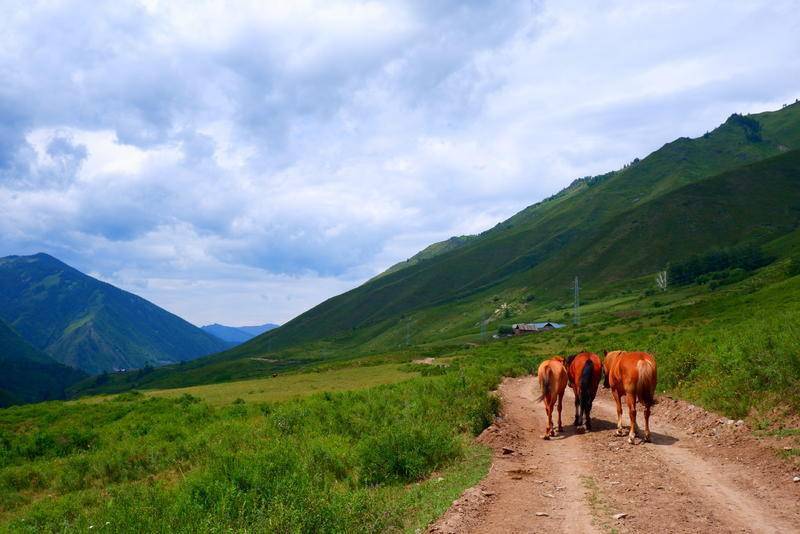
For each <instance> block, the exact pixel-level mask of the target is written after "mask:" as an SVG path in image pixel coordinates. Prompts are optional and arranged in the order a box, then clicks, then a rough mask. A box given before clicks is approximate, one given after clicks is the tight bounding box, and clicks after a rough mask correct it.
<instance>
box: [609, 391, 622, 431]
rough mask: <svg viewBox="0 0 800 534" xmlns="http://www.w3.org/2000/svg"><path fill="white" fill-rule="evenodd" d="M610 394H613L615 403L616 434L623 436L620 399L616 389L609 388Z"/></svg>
mask: <svg viewBox="0 0 800 534" xmlns="http://www.w3.org/2000/svg"><path fill="white" fill-rule="evenodd" d="M611 393H612V395H613V396H614V402H615V403H616V404H617V431H616V434H617V436H624V435H625V431H624V430H623V429H622V399H621V398H620V396H619V393H617V390H616V389H612V390H611Z"/></svg>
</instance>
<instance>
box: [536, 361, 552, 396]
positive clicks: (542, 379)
mask: <svg viewBox="0 0 800 534" xmlns="http://www.w3.org/2000/svg"><path fill="white" fill-rule="evenodd" d="M552 379H553V370H552V369H550V366H549V365H548V366H547V367H545V368H544V372H543V373H541V374H540V375H539V389H541V390H542V394H541V395H539V396H538V397H537V398H536V402H542V400H543V399H544V396H545V395H547V393H548V392H549V391H550V381H551V380H552Z"/></svg>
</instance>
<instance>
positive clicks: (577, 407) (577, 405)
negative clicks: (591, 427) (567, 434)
mask: <svg viewBox="0 0 800 534" xmlns="http://www.w3.org/2000/svg"><path fill="white" fill-rule="evenodd" d="M580 417H581V400H580V399H579V398H578V394H577V393H575V421H573V422H572V424H573V425H574V426H576V427H577V426H580V424H581V419H580Z"/></svg>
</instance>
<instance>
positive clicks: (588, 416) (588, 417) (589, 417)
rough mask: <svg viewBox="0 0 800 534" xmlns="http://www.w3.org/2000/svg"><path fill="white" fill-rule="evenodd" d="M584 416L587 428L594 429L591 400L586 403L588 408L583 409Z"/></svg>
mask: <svg viewBox="0 0 800 534" xmlns="http://www.w3.org/2000/svg"><path fill="white" fill-rule="evenodd" d="M583 417H584V418H586V430H587V431H588V432H591V431H592V403H591V401H590V402H588V403H587V404H586V409H585V410H584V411H583Z"/></svg>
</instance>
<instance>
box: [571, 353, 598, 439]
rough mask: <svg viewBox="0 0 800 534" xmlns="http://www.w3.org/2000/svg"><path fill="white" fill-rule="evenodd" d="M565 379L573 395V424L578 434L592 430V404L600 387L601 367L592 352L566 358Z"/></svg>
mask: <svg viewBox="0 0 800 534" xmlns="http://www.w3.org/2000/svg"><path fill="white" fill-rule="evenodd" d="M566 364H567V377H568V378H569V385H570V387H572V392H573V393H574V394H575V422H574V423H573V424H574V425H575V426H576V430H577V432H578V434H583V433H584V432H585V431H586V430H591V429H592V417H591V415H592V403H593V402H594V397H595V395H597V386H599V385H600V375H601V374H602V373H603V372H602V365H601V364H600V358H599V357H598V356H597V354H595V353H593V352H581V353H579V354H573V355H572V356H570V357H568V358H567V362H566Z"/></svg>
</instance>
